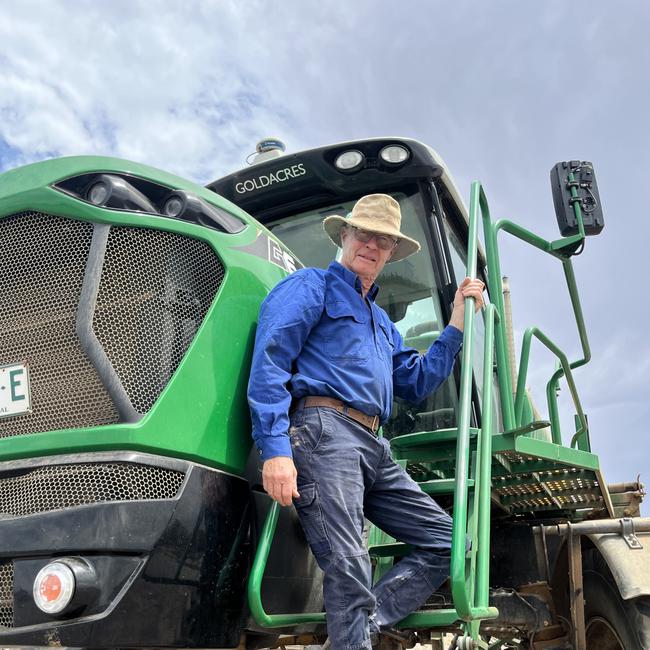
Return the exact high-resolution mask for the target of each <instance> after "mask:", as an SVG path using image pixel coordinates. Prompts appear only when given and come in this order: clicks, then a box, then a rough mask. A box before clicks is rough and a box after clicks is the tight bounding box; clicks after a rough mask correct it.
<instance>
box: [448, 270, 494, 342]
mask: <svg viewBox="0 0 650 650" xmlns="http://www.w3.org/2000/svg"><path fill="white" fill-rule="evenodd" d="M484 289H485V284H483V282H482V281H481V280H472V279H471V278H465V279H464V280H463V281H462V282H461V283H460V286H459V287H458V289H457V290H456V295H455V296H454V309H453V311H452V313H451V318H450V319H449V324H450V325H453V326H454V327H455V328H457V329H459V330H460V331H461V332H462V331H463V327H464V326H465V298H470V297H471V298H474V306H475V308H476V311H478V310H479V309H481V308H482V307H483V304H484V300H483V290H484Z"/></svg>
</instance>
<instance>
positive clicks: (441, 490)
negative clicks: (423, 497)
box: [418, 478, 474, 494]
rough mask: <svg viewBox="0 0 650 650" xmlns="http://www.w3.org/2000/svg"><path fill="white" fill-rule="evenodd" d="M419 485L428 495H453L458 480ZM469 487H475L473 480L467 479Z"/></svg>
mask: <svg viewBox="0 0 650 650" xmlns="http://www.w3.org/2000/svg"><path fill="white" fill-rule="evenodd" d="M418 485H419V486H420V488H421V489H422V492H425V493H426V494H453V493H454V490H455V489H456V479H453V478H440V479H434V480H433V481H421V482H420V483H418ZM467 487H474V479H473V478H470V479H467Z"/></svg>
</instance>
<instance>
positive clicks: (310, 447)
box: [300, 408, 325, 453]
mask: <svg viewBox="0 0 650 650" xmlns="http://www.w3.org/2000/svg"><path fill="white" fill-rule="evenodd" d="M324 435H325V427H324V426H323V420H322V418H321V414H320V408H307V409H305V412H304V419H303V426H302V427H301V431H300V444H301V445H302V447H303V449H304V451H307V452H309V453H311V452H314V451H316V449H317V447H319V446H320V445H321V443H322V442H323V438H324Z"/></svg>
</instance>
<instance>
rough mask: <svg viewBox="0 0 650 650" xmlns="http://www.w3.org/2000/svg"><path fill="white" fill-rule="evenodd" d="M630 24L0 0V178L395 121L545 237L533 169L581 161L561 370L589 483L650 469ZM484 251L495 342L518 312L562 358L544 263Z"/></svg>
mask: <svg viewBox="0 0 650 650" xmlns="http://www.w3.org/2000/svg"><path fill="white" fill-rule="evenodd" d="M649 29H650V4H648V3H643V2H636V1H634V2H632V1H630V0H619V1H618V2H616V3H613V2H605V1H602V0H590V1H589V2H587V1H581V0H577V1H576V2H572V3H570V4H569V3H567V2H566V1H564V0H563V1H558V0H545V2H543V3H541V2H535V3H533V2H522V1H521V0H491V1H489V2H468V1H466V0H454V2H442V1H440V0H428V1H425V0H401V1H400V2H389V1H388V0H373V1H370V0H355V2H345V1H343V0H273V1H272V0H268V1H266V2H262V1H256V0H237V1H228V0H203V1H200V0H185V1H184V2H182V3H180V2H173V1H171V0H147V1H139V0H128V1H127V0H104V1H103V2H96V1H91V0H66V1H63V0H47V1H46V0H40V1H34V0H20V1H18V0H0V171H5V170H7V169H11V168H12V167H15V166H18V165H21V164H24V163H28V162H33V161H37V160H42V159H45V158H51V157H55V156H62V155H76V154H102V155H112V156H119V157H123V158H128V159H131V160H136V161H139V162H143V163H147V164H150V165H153V166H156V167H160V168H163V169H166V170H168V171H171V172H174V173H177V174H179V175H181V176H184V177H187V178H189V179H191V180H194V181H197V182H200V183H207V182H209V181H211V180H214V179H216V178H218V177H220V176H223V175H225V174H227V173H230V172H232V171H235V170H236V169H238V168H240V167H242V166H243V164H244V160H245V158H246V156H247V155H248V154H250V153H251V152H253V151H254V147H255V143H256V142H257V141H258V140H259V139H261V138H263V137H265V136H268V135H274V136H277V137H280V138H281V139H282V140H284V141H285V142H286V144H287V147H288V150H289V151H299V150H301V149H307V148H311V147H317V146H322V145H325V144H330V143H333V142H340V141H343V140H348V139H358V138H365V137H374V136H396V135H400V136H406V137H412V138H415V139H418V140H420V141H423V142H425V143H427V144H429V145H430V146H432V147H433V148H434V149H436V150H437V151H438V152H439V153H440V154H441V156H442V157H443V158H444V160H445V162H446V163H447V165H448V167H449V169H450V170H451V172H452V174H453V176H454V177H455V179H456V182H457V184H458V186H459V189H460V191H461V193H462V195H464V196H465V197H469V188H470V184H471V182H472V181H473V180H475V179H477V180H480V181H481V182H482V183H483V185H484V187H485V191H486V193H487V196H488V200H489V201H490V207H491V213H492V215H493V216H494V217H495V218H508V219H512V220H514V221H516V222H518V223H520V224H522V225H523V226H524V227H526V228H528V229H530V230H533V231H534V232H536V233H538V234H540V235H541V236H543V237H545V238H547V239H555V238H558V237H559V231H558V229H557V223H556V218H555V214H554V211H553V204H552V198H551V192H550V183H549V171H550V169H551V167H552V166H553V165H554V164H555V163H556V162H558V161H562V160H569V159H576V158H579V159H582V160H590V161H592V162H593V163H594V166H595V171H596V176H597V179H598V186H599V189H600V195H601V202H602V205H603V210H604V218H605V229H604V230H603V232H602V234H601V235H600V236H598V237H591V238H589V240H588V241H587V243H586V246H585V250H584V253H583V254H582V255H580V256H579V257H577V258H575V260H574V268H575V272H576V276H577V281H578V286H579V288H580V291H581V299H582V305H583V310H584V315H585V320H586V322H587V331H588V334H589V340H590V344H591V350H592V355H593V358H592V361H591V362H590V363H589V364H588V365H587V366H585V367H584V368H582V369H580V370H578V371H576V373H575V378H576V382H577V385H578V390H579V392H580V395H581V399H582V403H583V407H584V410H585V411H586V413H587V415H588V418H589V423H590V433H591V440H592V447H593V449H594V450H595V451H596V452H597V453H598V454H599V455H600V457H601V463H602V467H603V470H604V474H605V477H606V480H607V481H608V482H621V481H631V480H634V479H636V476H637V475H638V474H641V476H642V479H643V478H645V480H646V481H648V482H650V462H649V461H650V451H649V449H650V442H649V441H648V433H647V431H648V422H649V421H650V405H649V404H650V400H649V399H648V398H649V390H648V377H649V376H650V342H649V341H648V337H647V335H646V331H645V328H646V326H647V324H648V321H649V316H650V310H649V308H648V279H647V276H646V259H647V257H648V253H647V242H648V235H649V234H650V220H649V219H648V217H647V215H646V210H647V206H646V203H645V199H644V195H645V191H646V189H647V187H648V183H649V180H648V179H649V177H648V176H646V174H647V173H649V171H650V160H649V158H650V146H649V145H650V136H649V127H648V116H649V115H650V105H649V104H650V102H649V97H650V90H649V88H650V84H649V83H648V81H649V79H648V76H649V73H648V70H650V46H648V44H647V34H648V30H649ZM500 244H501V267H502V268H501V270H502V272H503V274H504V275H508V276H509V278H510V282H511V288H512V300H513V307H514V320H515V334H516V339H517V340H520V339H521V335H522V333H523V331H524V330H525V329H526V327H528V326H530V325H537V326H539V327H540V328H541V329H542V330H543V331H544V332H545V333H546V334H548V336H549V337H550V338H552V339H553V340H554V341H556V342H557V343H558V344H559V345H560V347H562V348H563V349H564V350H565V351H566V352H567V353H568V356H569V358H570V359H577V358H579V357H580V346H579V340H578V336H577V332H576V328H575V324H574V321H573V317H572V312H571V308H570V303H569V301H568V297H567V296H568V294H567V292H566V289H565V284H564V279H563V275H562V273H561V269H560V268H559V265H558V264H557V263H556V262H554V261H553V260H546V259H545V258H544V257H543V256H542V254H538V253H535V252H534V251H532V249H530V247H526V246H525V245H523V244H519V243H517V242H515V241H513V240H511V239H509V238H507V237H503V236H502V237H501V239H500ZM531 366H532V367H534V368H533V369H531V373H530V377H529V379H530V381H529V384H530V386H531V390H532V391H533V395H534V396H535V400H536V402H537V404H538V407H539V408H540V410H541V411H542V413H546V406H545V393H544V387H545V384H546V381H547V379H548V377H549V376H550V375H551V374H552V372H553V368H554V360H553V358H552V357H551V356H550V355H549V354H547V353H546V352H545V351H544V349H543V348H541V346H536V347H534V348H533V354H532V358H531ZM560 402H561V405H562V408H563V417H562V422H563V424H565V423H566V433H565V440H566V441H568V439H570V435H571V433H572V432H571V431H570V428H571V423H572V421H573V415H572V413H573V410H572V408H571V403H570V400H569V399H568V391H567V390H566V387H564V389H563V391H562V392H561V395H560Z"/></svg>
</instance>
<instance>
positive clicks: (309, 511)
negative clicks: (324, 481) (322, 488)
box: [293, 483, 332, 557]
mask: <svg viewBox="0 0 650 650" xmlns="http://www.w3.org/2000/svg"><path fill="white" fill-rule="evenodd" d="M298 492H300V496H299V497H298V498H297V499H294V500H293V504H294V506H295V507H296V512H297V513H298V518H299V519H300V523H301V525H302V529H303V531H304V532H305V537H306V538H307V542H308V543H309V546H310V548H311V550H312V553H313V554H314V555H315V556H316V557H322V556H323V555H327V554H328V553H330V551H331V550H332V549H331V546H330V541H329V538H328V537H327V531H326V530H325V522H324V521H323V511H322V509H321V506H320V500H319V498H318V489H317V486H316V483H306V484H305V485H301V486H299V487H298Z"/></svg>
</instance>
